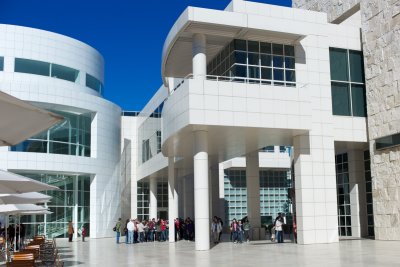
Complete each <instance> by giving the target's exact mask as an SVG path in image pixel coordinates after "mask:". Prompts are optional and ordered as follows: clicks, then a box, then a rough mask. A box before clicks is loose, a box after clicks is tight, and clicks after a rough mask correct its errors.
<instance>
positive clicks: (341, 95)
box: [332, 83, 351, 116]
mask: <svg viewBox="0 0 400 267" xmlns="http://www.w3.org/2000/svg"><path fill="white" fill-rule="evenodd" d="M350 110H351V108H350V92H349V85H348V84H346V83H332V112H333V115H341V116H351V111H350Z"/></svg>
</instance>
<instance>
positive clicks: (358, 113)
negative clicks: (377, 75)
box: [351, 84, 367, 117]
mask: <svg viewBox="0 0 400 267" xmlns="http://www.w3.org/2000/svg"><path fill="white" fill-rule="evenodd" d="M351 99H352V109H353V116H355V117H366V116H367V109H366V105H365V103H366V102H367V100H366V96H365V87H364V85H360V84H352V85H351Z"/></svg>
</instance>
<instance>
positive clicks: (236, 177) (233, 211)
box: [224, 170, 247, 225]
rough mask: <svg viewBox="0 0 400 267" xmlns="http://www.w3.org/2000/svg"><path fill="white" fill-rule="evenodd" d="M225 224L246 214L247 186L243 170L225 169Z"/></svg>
mask: <svg viewBox="0 0 400 267" xmlns="http://www.w3.org/2000/svg"><path fill="white" fill-rule="evenodd" d="M224 193H225V225H229V223H230V222H231V221H232V220H233V219H234V218H236V219H241V218H243V217H245V216H247V188H246V171H245V170H225V172H224Z"/></svg>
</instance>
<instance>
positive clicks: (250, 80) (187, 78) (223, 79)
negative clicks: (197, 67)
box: [171, 73, 298, 93]
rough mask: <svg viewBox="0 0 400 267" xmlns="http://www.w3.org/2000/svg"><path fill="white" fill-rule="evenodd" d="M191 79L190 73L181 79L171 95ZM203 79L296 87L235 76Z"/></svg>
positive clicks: (291, 84) (215, 76) (290, 84)
mask: <svg viewBox="0 0 400 267" xmlns="http://www.w3.org/2000/svg"><path fill="white" fill-rule="evenodd" d="M193 78H194V75H193V74H192V73H190V74H188V75H186V76H185V77H183V78H182V81H181V82H180V83H179V84H177V85H176V86H175V87H174V89H173V90H172V91H171V93H172V92H174V91H175V90H177V89H178V88H179V87H181V86H182V85H183V84H184V83H185V80H189V79H193ZM205 79H206V80H210V81H216V82H236V83H246V84H263V85H272V86H285V87H296V85H297V84H298V83H296V82H285V81H276V80H268V79H261V78H248V77H237V76H233V77H231V76H217V75H205Z"/></svg>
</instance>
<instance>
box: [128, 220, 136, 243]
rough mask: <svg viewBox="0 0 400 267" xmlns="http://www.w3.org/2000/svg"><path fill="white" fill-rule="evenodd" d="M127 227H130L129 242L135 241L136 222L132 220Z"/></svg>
mask: <svg viewBox="0 0 400 267" xmlns="http://www.w3.org/2000/svg"><path fill="white" fill-rule="evenodd" d="M126 228H127V229H128V244H132V243H133V231H134V230H135V224H134V223H133V220H130V221H129V222H128V224H127V225H126Z"/></svg>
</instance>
